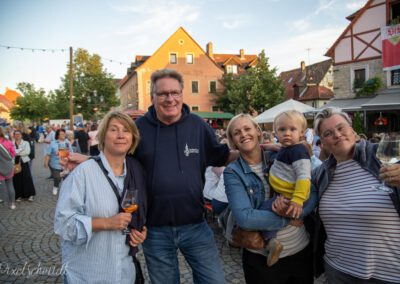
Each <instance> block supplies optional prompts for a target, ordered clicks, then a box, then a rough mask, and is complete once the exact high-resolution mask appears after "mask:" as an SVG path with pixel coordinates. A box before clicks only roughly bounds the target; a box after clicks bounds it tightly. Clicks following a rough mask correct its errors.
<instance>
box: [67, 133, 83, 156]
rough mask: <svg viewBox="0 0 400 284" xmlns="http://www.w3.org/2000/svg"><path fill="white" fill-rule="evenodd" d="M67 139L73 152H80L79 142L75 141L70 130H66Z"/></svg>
mask: <svg viewBox="0 0 400 284" xmlns="http://www.w3.org/2000/svg"><path fill="white" fill-rule="evenodd" d="M65 133H66V135H67V139H68V141H69V143H70V145H71V148H72V152H73V153H81V149H80V148H79V143H78V141H76V139H75V136H74V132H73V131H72V130H67V131H66V132H65Z"/></svg>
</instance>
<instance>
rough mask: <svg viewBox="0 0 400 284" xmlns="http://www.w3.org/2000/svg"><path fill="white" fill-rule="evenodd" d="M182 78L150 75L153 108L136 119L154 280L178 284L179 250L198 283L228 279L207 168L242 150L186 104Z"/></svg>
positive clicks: (165, 72) (146, 245)
mask: <svg viewBox="0 0 400 284" xmlns="http://www.w3.org/2000/svg"><path fill="white" fill-rule="evenodd" d="M182 90H183V79H182V75H181V74H179V73H178V72H177V71H175V70H168V69H163V70H159V71H156V72H154V73H153V74H152V76H151V100H152V106H150V107H149V110H148V112H147V113H146V114H145V116H144V117H142V118H139V119H138V120H137V121H136V123H137V126H138V128H139V130H140V133H141V136H142V139H141V141H140V144H139V146H138V148H137V151H136V153H135V155H136V157H137V159H138V160H139V161H140V162H141V163H142V164H143V166H144V168H145V169H146V172H147V189H148V197H149V200H148V206H149V208H148V211H147V212H148V215H147V227H148V235H147V240H146V242H145V243H144V244H143V249H144V254H145V257H146V263H147V268H148V271H149V275H150V279H151V282H152V283H155V284H157V283H179V267H178V259H177V250H178V249H179V250H180V251H181V253H182V254H183V255H184V257H185V259H186V261H187V262H188V263H189V265H190V266H191V268H192V270H193V281H194V283H224V282H225V280H224V273H223V271H222V267H221V262H220V259H219V256H218V250H217V247H216V244H215V241H214V236H213V232H212V231H211V229H210V228H209V227H208V225H207V223H206V222H205V220H204V216H203V210H204V209H203V195H202V189H203V187H204V172H205V169H206V167H207V166H216V167H219V166H223V165H225V164H226V163H227V162H228V161H230V160H232V159H234V158H235V157H236V155H237V154H235V153H230V151H229V149H228V147H227V146H226V145H223V144H219V143H218V142H217V140H216V137H215V133H214V131H213V130H212V128H211V127H209V126H208V124H206V123H205V122H204V121H203V120H202V119H201V118H200V117H198V116H196V115H194V114H191V113H190V111H189V107H188V106H187V105H186V104H184V103H183V94H182Z"/></svg>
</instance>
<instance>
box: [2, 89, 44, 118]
mask: <svg viewBox="0 0 400 284" xmlns="http://www.w3.org/2000/svg"><path fill="white" fill-rule="evenodd" d="M17 90H19V91H20V92H21V93H22V94H23V96H21V97H19V98H18V99H17V101H16V106H14V107H13V108H12V109H11V113H10V115H11V117H12V119H14V120H27V119H28V120H31V121H36V122H41V121H42V120H43V118H44V117H46V116H47V113H48V110H47V107H48V99H47V97H46V95H45V91H44V90H43V89H38V90H37V89H35V87H34V85H33V84H31V83H26V82H21V83H18V85H17Z"/></svg>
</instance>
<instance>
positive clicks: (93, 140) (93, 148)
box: [88, 123, 100, 156]
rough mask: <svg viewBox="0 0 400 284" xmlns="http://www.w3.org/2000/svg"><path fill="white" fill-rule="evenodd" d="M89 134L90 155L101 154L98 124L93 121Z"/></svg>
mask: <svg viewBox="0 0 400 284" xmlns="http://www.w3.org/2000/svg"><path fill="white" fill-rule="evenodd" d="M88 135H89V145H90V146H89V154H90V156H97V155H98V154H100V152H99V148H98V144H99V141H98V140H97V124H96V123H93V124H92V126H91V127H90V131H89V133H88Z"/></svg>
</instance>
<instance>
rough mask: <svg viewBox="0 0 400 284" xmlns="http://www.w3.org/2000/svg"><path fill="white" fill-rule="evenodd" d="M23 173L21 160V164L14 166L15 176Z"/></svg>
mask: <svg viewBox="0 0 400 284" xmlns="http://www.w3.org/2000/svg"><path fill="white" fill-rule="evenodd" d="M21 171H22V166H21V159H19V162H18V163H16V164H14V174H19V173H20V172H21Z"/></svg>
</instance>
